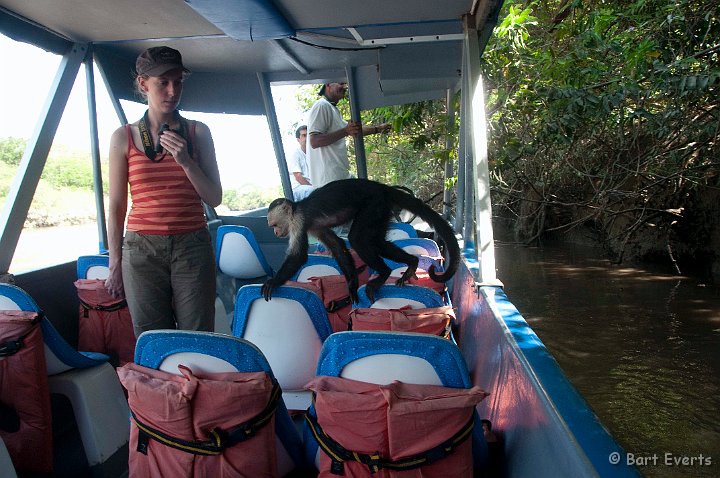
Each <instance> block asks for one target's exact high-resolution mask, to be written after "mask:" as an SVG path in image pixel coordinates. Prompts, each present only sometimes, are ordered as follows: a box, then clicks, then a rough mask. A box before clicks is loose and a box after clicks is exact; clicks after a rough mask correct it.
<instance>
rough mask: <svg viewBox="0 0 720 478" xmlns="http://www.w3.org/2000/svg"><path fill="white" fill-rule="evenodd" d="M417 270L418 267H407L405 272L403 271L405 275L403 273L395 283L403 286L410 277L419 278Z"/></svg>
mask: <svg viewBox="0 0 720 478" xmlns="http://www.w3.org/2000/svg"><path fill="white" fill-rule="evenodd" d="M416 272H417V267H412V266H408V268H407V269H405V272H403V275H401V276H400V278H399V279H398V280H396V281H395V284H397V285H399V286H403V285H405V283H406V282H407V281H409V280H410V279H416V280H417V278H418V276H417V274H416Z"/></svg>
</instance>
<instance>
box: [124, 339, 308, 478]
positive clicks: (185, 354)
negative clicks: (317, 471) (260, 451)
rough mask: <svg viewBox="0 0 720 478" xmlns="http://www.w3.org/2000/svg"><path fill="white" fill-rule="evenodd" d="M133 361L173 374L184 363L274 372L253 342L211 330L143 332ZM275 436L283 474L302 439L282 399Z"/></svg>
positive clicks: (296, 461) (297, 459)
mask: <svg viewBox="0 0 720 478" xmlns="http://www.w3.org/2000/svg"><path fill="white" fill-rule="evenodd" d="M135 363H136V364H138V365H142V366H144V367H148V368H152V369H156V370H162V371H165V372H168V373H173V374H180V372H179V371H178V365H185V366H186V367H188V368H189V369H190V370H192V371H193V372H194V373H221V372H265V373H267V374H268V375H269V376H270V377H273V376H274V374H273V370H272V368H271V367H270V364H269V363H268V361H267V359H266V358H265V356H264V355H263V353H262V352H261V351H260V350H259V349H258V348H257V347H256V346H255V345H253V344H251V343H250V342H248V341H247V340H243V339H241V338H237V337H230V336H227V335H222V334H215V333H211V332H190V331H179V330H154V331H149V332H144V333H143V334H141V335H140V337H138V342H137V346H136V348H135ZM238 400H242V397H238ZM275 436H276V444H277V462H278V472H279V473H280V476H284V475H286V474H287V473H289V472H291V471H292V470H293V469H294V468H296V467H297V466H299V465H300V464H301V462H302V443H301V440H300V436H299V434H298V433H297V429H296V428H295V425H294V424H293V422H292V419H291V418H290V415H289V414H288V411H287V408H286V407H285V404H284V403H283V402H282V401H280V402H279V404H278V407H277V409H276V411H275Z"/></svg>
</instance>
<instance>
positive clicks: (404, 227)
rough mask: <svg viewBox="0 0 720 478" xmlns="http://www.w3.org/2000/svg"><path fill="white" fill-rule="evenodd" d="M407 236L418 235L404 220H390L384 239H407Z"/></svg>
mask: <svg viewBox="0 0 720 478" xmlns="http://www.w3.org/2000/svg"><path fill="white" fill-rule="evenodd" d="M409 237H418V235H417V231H416V230H415V228H414V227H412V226H411V225H410V224H408V223H406V222H391V223H390V225H389V226H388V230H387V233H386V234H385V239H387V240H388V241H395V240H397V239H407V238H409Z"/></svg>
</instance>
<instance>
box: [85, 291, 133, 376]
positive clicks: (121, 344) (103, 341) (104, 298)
mask: <svg viewBox="0 0 720 478" xmlns="http://www.w3.org/2000/svg"><path fill="white" fill-rule="evenodd" d="M75 288H76V289H77V293H78V298H79V299H80V320H79V323H78V349H80V350H83V351H87V352H100V353H104V354H106V355H109V356H110V357H116V358H117V361H118V363H119V364H120V365H121V366H122V365H125V364H126V363H128V362H132V361H133V358H134V355H135V332H134V330H133V324H132V319H131V318H130V310H129V309H128V306H127V303H126V302H125V299H116V298H114V297H113V296H111V295H110V294H109V293H108V291H107V289H106V288H105V281H104V280H100V279H79V280H77V281H75Z"/></svg>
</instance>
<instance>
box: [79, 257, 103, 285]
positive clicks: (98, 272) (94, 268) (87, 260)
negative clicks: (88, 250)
mask: <svg viewBox="0 0 720 478" xmlns="http://www.w3.org/2000/svg"><path fill="white" fill-rule="evenodd" d="M109 264H110V258H109V257H108V256H105V255H102V254H96V255H89V256H80V257H78V260H77V278H78V279H107V278H108V275H109V274H110V266H109Z"/></svg>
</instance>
